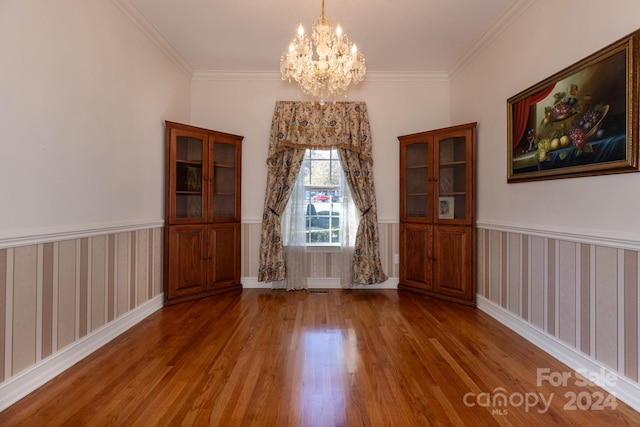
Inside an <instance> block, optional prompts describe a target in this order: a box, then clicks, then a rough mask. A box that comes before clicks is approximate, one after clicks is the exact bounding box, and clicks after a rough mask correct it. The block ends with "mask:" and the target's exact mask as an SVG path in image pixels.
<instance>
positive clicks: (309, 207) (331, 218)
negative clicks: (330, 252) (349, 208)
mask: <svg viewBox="0 0 640 427" xmlns="http://www.w3.org/2000/svg"><path fill="white" fill-rule="evenodd" d="M303 168H304V169H303V171H302V173H304V186H305V192H304V197H305V200H304V206H305V212H306V214H305V233H306V242H307V244H308V245H339V244H340V242H341V239H342V233H341V230H340V214H341V212H342V195H341V194H340V193H341V191H340V188H341V185H342V183H341V179H342V178H341V176H342V174H341V171H342V166H341V164H340V158H339V157H338V150H336V149H331V150H307V151H306V153H305V161H304V163H303Z"/></svg>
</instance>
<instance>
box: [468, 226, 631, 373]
mask: <svg viewBox="0 0 640 427" xmlns="http://www.w3.org/2000/svg"><path fill="white" fill-rule="evenodd" d="M583 237H584V236H583ZM616 243H617V242H616V241H615V240H614V239H612V240H611V242H609V243H607V242H606V240H605V239H601V238H599V239H598V240H597V241H593V242H589V239H588V238H587V237H584V238H580V239H577V238H573V236H571V235H569V234H567V235H566V236H565V235H563V234H561V233H557V235H551V233H546V235H543V234H541V233H535V232H532V233H527V232H519V231H517V230H509V229H499V228H498V227H496V228H492V227H479V229H478V294H479V295H480V296H481V297H483V298H485V299H487V300H489V301H490V302H491V303H493V304H495V305H496V306H500V307H502V308H503V309H504V310H506V311H508V312H509V313H510V314H512V315H515V316H517V317H518V318H520V319H521V320H522V321H524V322H525V323H526V324H528V325H530V326H533V327H535V328H536V329H538V330H540V331H542V332H544V333H545V334H547V335H548V336H550V337H553V339H556V340H558V341H559V342H562V343H563V344H566V346H568V347H569V348H571V349H574V350H576V351H578V352H580V353H582V354H584V355H585V356H587V357H588V358H590V359H591V360H593V361H595V362H596V363H598V364H600V365H602V366H605V367H607V368H609V369H611V370H612V371H614V372H616V373H617V374H619V375H620V376H622V377H624V378H626V379H628V380H630V381H633V382H634V383H636V384H637V383H638V381H639V377H638V375H639V371H640V357H639V348H640V337H639V330H640V323H639V313H640V295H639V291H638V289H639V286H640V269H639V268H638V266H639V265H640V250H638V249H634V248H632V247H631V248H630V247H629V246H630V242H625V243H624V244H623V245H617V244H616Z"/></svg>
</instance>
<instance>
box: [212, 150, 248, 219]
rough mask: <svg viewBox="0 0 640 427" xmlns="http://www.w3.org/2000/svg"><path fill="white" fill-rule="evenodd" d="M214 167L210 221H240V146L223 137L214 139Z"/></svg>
mask: <svg viewBox="0 0 640 427" xmlns="http://www.w3.org/2000/svg"><path fill="white" fill-rule="evenodd" d="M212 147H213V162H212V163H213V165H212V168H213V170H212V172H211V176H212V181H213V182H212V185H211V186H210V193H211V194H210V197H211V199H210V200H211V207H210V212H211V217H210V218H209V220H210V221H229V220H237V219H239V213H240V145H239V144H238V143H237V142H234V141H231V140H229V141H226V140H224V139H223V138H221V137H214V138H212Z"/></svg>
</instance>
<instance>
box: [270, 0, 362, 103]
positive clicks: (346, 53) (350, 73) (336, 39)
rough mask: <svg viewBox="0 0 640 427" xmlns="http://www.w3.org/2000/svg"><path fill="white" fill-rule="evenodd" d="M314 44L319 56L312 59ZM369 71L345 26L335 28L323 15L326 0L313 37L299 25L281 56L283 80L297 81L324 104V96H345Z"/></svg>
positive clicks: (306, 91) (312, 33)
mask: <svg viewBox="0 0 640 427" xmlns="http://www.w3.org/2000/svg"><path fill="white" fill-rule="evenodd" d="M312 41H313V44H312ZM313 46H315V52H316V55H317V58H318V59H313ZM366 72H367V68H366V67H365V65H364V55H363V54H362V53H361V52H358V48H357V47H356V45H355V43H352V42H351V40H350V39H349V36H348V35H346V34H343V33H342V27H340V25H339V24H338V26H337V27H334V25H333V23H332V22H331V20H330V19H329V18H327V17H326V16H325V15H324V0H322V15H321V16H318V17H316V19H314V20H313V24H312V27H311V39H309V37H307V36H306V35H305V34H304V28H303V27H302V24H300V26H299V27H298V35H296V36H294V37H293V38H292V39H291V44H290V45H289V50H288V51H285V52H283V53H282V56H281V57H280V74H281V76H282V80H289V82H291V79H293V80H295V81H296V82H298V84H299V85H300V89H301V90H302V92H303V93H305V94H307V95H311V96H313V97H315V98H320V103H321V104H324V98H325V96H328V95H332V96H338V95H342V94H344V93H345V92H346V91H347V88H348V87H349V85H350V84H351V83H354V84H356V83H358V82H361V81H362V79H364V75H365V73H366Z"/></svg>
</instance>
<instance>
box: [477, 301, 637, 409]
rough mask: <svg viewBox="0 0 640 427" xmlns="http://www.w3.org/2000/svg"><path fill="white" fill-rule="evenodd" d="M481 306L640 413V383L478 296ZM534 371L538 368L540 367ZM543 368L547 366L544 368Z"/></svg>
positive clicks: (484, 310)
mask: <svg viewBox="0 0 640 427" xmlns="http://www.w3.org/2000/svg"><path fill="white" fill-rule="evenodd" d="M477 307H478V309H480V310H482V311H483V312H485V313H487V314H488V315H489V316H491V317H493V318H494V319H496V320H497V321H499V322H500V323H502V324H503V325H505V326H506V327H508V328H509V329H511V330H513V331H514V332H516V333H517V334H518V335H520V336H522V337H523V338H525V339H526V340H527V341H529V342H531V343H532V344H534V345H535V346H537V347H539V348H540V349H542V350H544V351H546V352H547V353H549V354H550V355H551V356H553V357H555V358H556V359H558V360H559V361H561V362H562V363H564V364H565V365H567V366H569V368H571V369H573V370H575V371H577V372H579V373H581V374H582V375H583V376H585V377H587V378H589V379H592V381H593V382H595V383H597V384H598V385H599V386H600V387H601V388H602V389H603V390H605V391H606V392H608V393H610V394H612V395H614V396H615V397H616V399H618V400H620V401H622V402H624V403H626V404H627V405H629V406H630V407H632V408H633V409H634V410H636V411H638V412H640V384H638V383H635V382H633V381H631V380H630V379H628V378H626V377H624V376H622V375H620V374H618V373H617V372H615V371H613V370H612V369H611V368H609V367H607V366H605V365H603V364H601V363H599V362H597V361H595V360H593V359H591V358H589V357H588V356H586V355H585V354H583V353H581V352H580V351H578V350H576V349H575V348H573V347H571V346H569V345H567V344H566V343H564V342H562V341H560V340H558V339H557V338H555V337H553V336H551V335H549V334H547V333H546V332H544V331H542V330H540V329H538V328H536V327H535V326H533V325H531V324H530V323H528V322H526V321H524V320H523V319H522V318H520V317H518V316H516V315H515V314H513V313H511V312H510V311H507V310H505V309H504V308H502V307H501V306H499V305H497V304H495V303H494V302H492V301H490V300H488V299H486V298H484V297H482V296H480V295H478V296H477ZM533 368H536V369H537V368H538V367H533ZM533 368H532V369H533ZM540 368H543V367H542V366H540ZM603 373H605V375H603ZM605 376H606V378H605ZM599 379H603V381H598V380H599Z"/></svg>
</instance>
